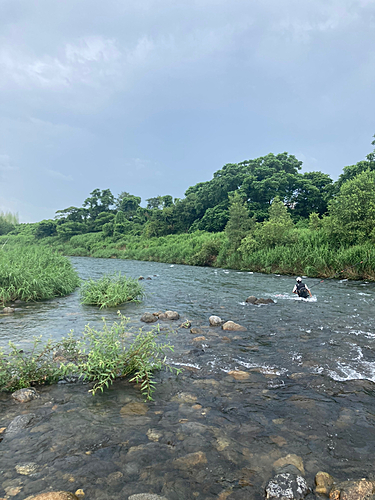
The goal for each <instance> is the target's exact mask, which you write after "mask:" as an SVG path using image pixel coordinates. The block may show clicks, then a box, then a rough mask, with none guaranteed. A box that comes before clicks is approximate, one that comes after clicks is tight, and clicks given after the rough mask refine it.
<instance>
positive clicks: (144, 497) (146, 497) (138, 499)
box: [128, 493, 168, 500]
mask: <svg viewBox="0 0 375 500" xmlns="http://www.w3.org/2000/svg"><path fill="white" fill-rule="evenodd" d="M128 500H168V499H167V498H166V497H161V496H160V495H155V493H137V494H136V495H130V497H128Z"/></svg>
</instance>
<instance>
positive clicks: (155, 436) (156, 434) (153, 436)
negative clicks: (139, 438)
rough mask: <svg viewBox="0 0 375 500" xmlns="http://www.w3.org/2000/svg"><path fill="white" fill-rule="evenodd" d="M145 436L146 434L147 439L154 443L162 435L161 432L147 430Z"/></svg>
mask: <svg viewBox="0 0 375 500" xmlns="http://www.w3.org/2000/svg"><path fill="white" fill-rule="evenodd" d="M146 434H147V437H148V439H149V440H150V441H153V442H154V443H156V442H157V441H159V439H160V438H161V437H162V435H163V434H162V433H161V432H159V431H157V430H156V429H149V430H148V431H147V433H146Z"/></svg>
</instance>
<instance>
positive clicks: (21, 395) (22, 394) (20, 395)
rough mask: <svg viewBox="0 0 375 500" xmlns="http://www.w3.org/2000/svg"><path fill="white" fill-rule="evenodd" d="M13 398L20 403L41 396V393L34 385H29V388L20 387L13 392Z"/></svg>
mask: <svg viewBox="0 0 375 500" xmlns="http://www.w3.org/2000/svg"><path fill="white" fill-rule="evenodd" d="M12 398H13V399H15V400H16V401H18V402H19V403H28V402H29V401H32V400H33V399H37V398H39V394H38V393H37V392H36V390H35V389H34V388H32V387H28V388H27V389H20V390H18V391H15V392H13V394H12Z"/></svg>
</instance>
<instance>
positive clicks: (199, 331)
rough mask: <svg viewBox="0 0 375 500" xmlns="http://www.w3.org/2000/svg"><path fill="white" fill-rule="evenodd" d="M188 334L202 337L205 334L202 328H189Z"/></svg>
mask: <svg viewBox="0 0 375 500" xmlns="http://www.w3.org/2000/svg"><path fill="white" fill-rule="evenodd" d="M190 333H192V334H193V335H202V334H203V333H205V332H204V331H203V330H202V328H196V327H194V328H190Z"/></svg>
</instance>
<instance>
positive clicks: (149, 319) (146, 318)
mask: <svg viewBox="0 0 375 500" xmlns="http://www.w3.org/2000/svg"><path fill="white" fill-rule="evenodd" d="M157 320H158V317H157V316H154V315H153V314H151V313H143V314H142V317H141V321H143V322H144V323H155V321H157Z"/></svg>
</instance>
